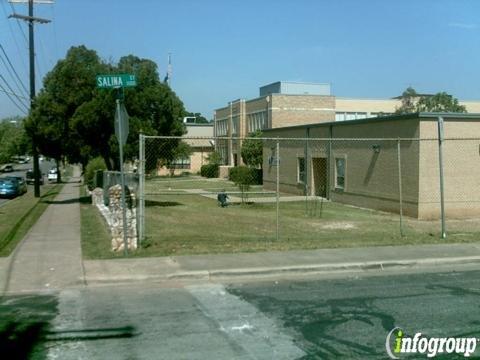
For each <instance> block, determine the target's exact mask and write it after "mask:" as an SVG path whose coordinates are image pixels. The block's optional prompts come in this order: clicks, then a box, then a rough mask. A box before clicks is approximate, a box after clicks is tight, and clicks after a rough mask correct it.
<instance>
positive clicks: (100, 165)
mask: <svg viewBox="0 0 480 360" xmlns="http://www.w3.org/2000/svg"><path fill="white" fill-rule="evenodd" d="M106 169H107V166H106V165H105V161H104V160H103V158H101V157H96V158H94V159H92V160H90V161H89V162H88V164H87V166H86V167H85V174H84V178H83V180H84V183H85V184H87V186H88V189H89V190H93V189H94V187H95V171H96V170H106Z"/></svg>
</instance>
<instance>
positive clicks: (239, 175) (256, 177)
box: [228, 166, 262, 202]
mask: <svg viewBox="0 0 480 360" xmlns="http://www.w3.org/2000/svg"><path fill="white" fill-rule="evenodd" d="M228 177H229V179H230V181H233V182H234V183H235V185H237V186H238V188H239V189H240V191H241V192H242V202H245V200H246V198H247V196H246V194H245V193H246V192H247V191H248V190H249V189H250V186H251V185H259V184H261V183H262V182H261V181H262V170H261V169H255V168H249V167H246V166H236V167H234V168H232V169H230V173H229V174H228Z"/></svg>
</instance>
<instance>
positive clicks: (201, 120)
mask: <svg viewBox="0 0 480 360" xmlns="http://www.w3.org/2000/svg"><path fill="white" fill-rule="evenodd" d="M185 116H189V117H195V123H196V124H208V123H209V122H210V121H208V120H207V118H206V117H205V116H203V115H202V114H201V113H198V112H197V113H193V112H189V113H187V114H186V115H185Z"/></svg>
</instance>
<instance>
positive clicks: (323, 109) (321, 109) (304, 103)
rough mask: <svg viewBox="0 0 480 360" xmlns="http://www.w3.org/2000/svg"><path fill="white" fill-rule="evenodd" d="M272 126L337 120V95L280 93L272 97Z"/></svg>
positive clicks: (278, 126)
mask: <svg viewBox="0 0 480 360" xmlns="http://www.w3.org/2000/svg"><path fill="white" fill-rule="evenodd" d="M271 112H272V115H271V128H280V127H286V126H295V125H305V124H312V123H322V122H331V121H335V97H334V96H321V95H280V94H275V95H273V96H272V97H271Z"/></svg>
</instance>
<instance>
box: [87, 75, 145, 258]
mask: <svg viewBox="0 0 480 360" xmlns="http://www.w3.org/2000/svg"><path fill="white" fill-rule="evenodd" d="M96 81H97V87H98V88H100V89H117V100H116V110H115V135H116V137H117V140H118V148H119V152H120V179H121V180H120V182H121V186H122V191H121V196H122V217H123V246H124V251H123V252H124V254H125V255H128V229H127V207H126V201H125V173H124V171H123V147H124V146H125V144H126V143H127V138H128V114H127V111H126V110H125V106H124V105H123V102H122V101H121V100H123V88H124V87H132V86H136V85H137V79H136V77H135V75H132V74H108V75H97V77H96Z"/></svg>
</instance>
